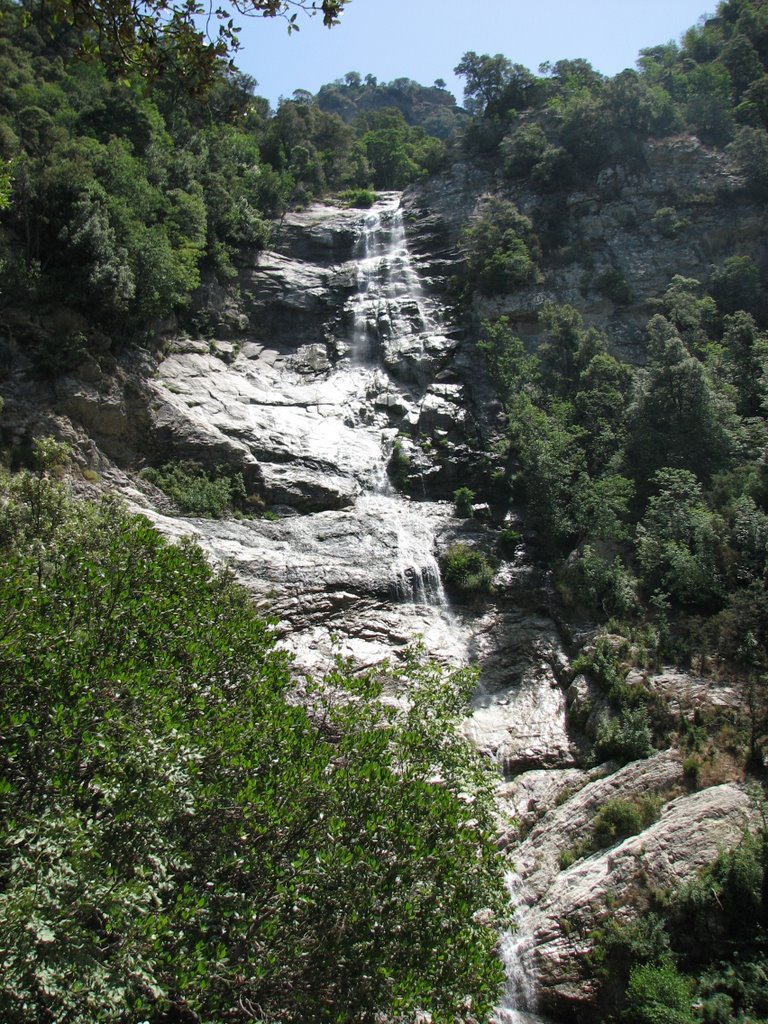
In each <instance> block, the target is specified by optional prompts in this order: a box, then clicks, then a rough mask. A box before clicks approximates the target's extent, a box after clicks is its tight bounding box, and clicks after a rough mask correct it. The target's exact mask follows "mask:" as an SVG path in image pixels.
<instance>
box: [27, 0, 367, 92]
mask: <svg viewBox="0 0 768 1024" xmlns="http://www.w3.org/2000/svg"><path fill="white" fill-rule="evenodd" d="M349 2H350V0H232V2H231V3H226V4H219V5H215V4H214V3H213V0H205V2H204V3H203V4H197V3H195V2H194V0H51V2H50V3H48V4H46V5H45V8H44V11H45V13H44V15H43V16H44V17H45V18H47V19H50V21H51V22H52V23H53V24H57V23H61V22H63V23H64V24H66V25H69V26H71V27H72V28H73V29H74V30H75V31H76V32H77V34H78V36H79V39H80V44H81V52H82V53H84V54H90V55H96V54H98V55H99V56H100V57H101V59H103V60H104V61H105V62H106V63H107V64H108V65H109V66H111V67H113V68H114V69H115V70H116V71H118V72H119V73H122V74H125V73H126V72H128V71H131V70H137V71H139V72H140V73H141V74H142V75H144V76H145V77H148V78H150V79H154V78H157V77H159V76H161V75H162V74H164V73H167V72H174V73H175V74H177V75H182V76H183V77H184V79H185V82H186V83H187V85H188V87H189V88H191V89H192V91H203V90H205V88H206V87H207V86H208V85H209V84H210V83H211V81H212V80H213V77H214V73H215V71H216V69H217V67H218V66H219V64H220V63H221V61H223V60H227V59H229V58H231V56H232V54H234V53H236V52H237V50H238V49H239V48H240V44H239V42H238V32H239V28H238V26H237V25H236V24H235V20H234V19H235V17H238V16H246V17H249V16H261V17H264V18H275V17H281V18H285V19H286V20H287V23H288V31H289V32H297V31H298V30H299V27H300V26H299V22H298V13H297V12H298V11H304V12H306V13H308V14H311V15H315V14H322V18H323V24H324V25H326V26H328V27H329V28H330V27H332V26H333V25H336V24H338V21H339V18H340V16H341V14H342V13H343V11H344V8H345V7H346V5H347V4H348V3H349ZM200 15H203V16H204V17H205V19H206V21H205V24H206V28H205V29H204V30H201V28H200ZM209 24H217V25H218V31H217V32H216V35H215V37H212V36H211V35H210V33H209V30H208V27H207V26H208V25H209Z"/></svg>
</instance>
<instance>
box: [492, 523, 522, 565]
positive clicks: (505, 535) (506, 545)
mask: <svg viewBox="0 0 768 1024" xmlns="http://www.w3.org/2000/svg"><path fill="white" fill-rule="evenodd" d="M522 539H523V538H522V535H521V534H520V531H519V530H515V529H514V527H512V526H505V527H504V529H503V530H500V531H499V536H498V541H497V543H498V545H499V551H500V553H501V555H502V557H503V558H514V556H515V552H516V551H517V547H518V545H519V544H520V542H521V541H522Z"/></svg>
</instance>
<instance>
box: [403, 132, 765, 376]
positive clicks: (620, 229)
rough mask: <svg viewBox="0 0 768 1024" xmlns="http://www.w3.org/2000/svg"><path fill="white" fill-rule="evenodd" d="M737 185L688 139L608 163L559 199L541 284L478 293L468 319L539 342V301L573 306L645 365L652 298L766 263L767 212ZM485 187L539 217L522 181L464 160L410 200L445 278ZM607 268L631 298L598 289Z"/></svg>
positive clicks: (721, 157) (730, 169) (418, 232)
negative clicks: (507, 324)
mask: <svg viewBox="0 0 768 1024" xmlns="http://www.w3.org/2000/svg"><path fill="white" fill-rule="evenodd" d="M743 184H744V183H743V180H742V178H741V176H740V175H739V173H738V172H737V171H736V169H735V168H734V166H733V165H732V163H731V162H730V161H729V159H728V157H727V156H726V155H725V154H723V153H722V152H719V151H717V150H712V149H709V148H708V147H706V146H705V145H704V144H703V143H701V142H700V141H699V140H698V139H697V138H695V137H693V136H675V137H671V138H665V139H658V140H654V141H651V142H649V143H648V145H647V147H646V151H645V156H644V161H643V163H642V164H640V165H634V166H623V165H616V166H613V167H609V168H606V169H605V170H603V171H602V172H601V173H600V175H599V176H598V178H597V179H596V181H595V183H594V185H593V187H592V188H590V189H589V190H584V191H579V192H572V193H569V194H568V195H567V196H565V197H563V201H562V207H561V209H560V211H559V217H558V230H559V232H560V236H561V237H560V241H559V244H558V258H557V260H556V261H555V260H553V261H551V262H549V263H548V262H546V261H545V262H544V264H543V266H542V274H541V277H540V279H539V280H537V281H536V282H535V283H532V284H531V285H529V286H523V287H521V288H519V289H517V290H516V291H514V292H512V293H510V294H505V295H502V296H498V297H485V296H482V295H480V294H476V295H475V296H474V300H473V308H474V314H475V316H476V318H477V320H478V321H480V320H484V319H494V318H496V317H498V316H502V315H504V316H508V317H509V318H510V319H511V321H512V322H513V324H514V325H515V328H516V330H517V331H518V333H519V334H520V336H521V337H523V338H525V339H528V340H529V342H530V344H531V345H536V344H537V343H538V342H539V340H540V339H541V337H542V327H541V325H540V322H539V312H540V309H541V306H542V305H543V303H544V302H545V301H546V300H551V301H552V302H555V303H569V304H571V305H573V306H575V307H576V308H577V309H578V310H579V311H580V312H581V313H582V315H583V316H584V319H585V321H586V323H587V325H589V326H595V327H598V328H599V329H601V330H603V331H605V333H606V334H607V336H608V339H609V342H610V344H611V345H612V347H613V349H614V350H615V351H616V352H618V353H620V354H621V355H622V356H623V357H624V358H627V359H629V360H630V361H634V362H642V361H643V360H644V327H645V324H646V323H647V321H648V319H649V318H650V316H651V315H652V314H653V313H654V312H656V311H657V310H655V309H654V308H653V306H652V303H651V300H653V299H654V298H657V297H658V296H660V295H662V294H663V293H664V291H665V290H666V288H667V286H668V284H669V282H670V280H671V278H672V277H673V276H674V275H675V274H680V275H682V276H684V277H693V278H696V279H698V280H700V281H702V282H706V281H707V280H708V279H709V277H710V274H711V271H712V268H713V266H717V265H718V264H719V263H721V262H722V261H723V260H724V259H725V258H726V257H730V256H734V255H750V256H752V258H753V259H754V260H755V262H756V263H758V264H759V265H760V264H762V262H763V259H764V257H765V237H766V232H765V228H766V213H765V209H764V206H763V205H762V204H760V203H757V202H755V201H754V200H753V199H751V198H750V197H749V196H748V195H747V194H746V193H745V191H744V189H743ZM490 192H499V193H500V194H502V195H504V196H506V197H507V198H509V199H510V200H512V201H513V202H514V203H516V205H517V206H518V208H519V209H520V210H521V212H523V213H524V214H526V215H527V216H529V217H531V218H532V219H533V220H534V222H535V221H536V212H537V210H539V209H540V208H541V207H542V204H543V199H542V196H541V195H540V194H537V193H536V192H534V191H532V190H531V189H530V188H529V187H528V185H527V184H526V183H525V182H520V181H506V180H493V179H491V178H490V176H489V175H487V174H484V173H482V172H480V171H478V170H476V169H474V168H473V167H470V166H467V165H456V166H454V167H452V168H451V170H450V172H449V173H448V174H447V175H446V176H445V177H444V178H442V179H432V180H431V181H429V182H427V183H425V184H424V185H423V186H418V187H417V188H416V189H414V190H413V192H412V193H411V195H410V196H409V199H408V211H409V214H410V216H409V219H408V222H407V223H408V226H409V230H411V231H412V232H413V237H414V241H415V240H416V239H418V238H425V239H430V240H431V242H432V244H433V245H434V246H435V248H436V250H437V251H438V252H439V254H440V255H439V259H438V262H437V264H436V266H437V267H439V268H440V270H441V271H443V272H444V270H445V266H444V263H445V261H446V260H447V261H449V262H450V261H453V262H454V264H455V262H456V260H457V259H459V258H460V254H459V252H458V249H457V246H458V241H459V235H460V232H461V229H462V227H464V226H465V225H466V224H467V223H468V222H470V221H471V219H472V217H473V216H474V215H476V213H477V212H478V210H479V208H480V204H481V201H482V199H483V197H484V196H485V195H487V194H488V193H490ZM724 206H725V207H727V211H728V213H727V216H726V217H724V216H723V207H724ZM416 244H418V243H416ZM607 272H610V274H611V275H613V277H614V279H617V275H618V279H622V280H625V281H626V282H628V284H629V291H628V293H627V292H626V290H625V291H624V294H622V295H621V296H620V297H617V296H616V295H614V296H613V297H612V295H611V293H610V289H608V290H607V291H606V289H605V287H604V285H603V283H602V282H603V281H604V280H605V278H604V275H605V274H606V273H607Z"/></svg>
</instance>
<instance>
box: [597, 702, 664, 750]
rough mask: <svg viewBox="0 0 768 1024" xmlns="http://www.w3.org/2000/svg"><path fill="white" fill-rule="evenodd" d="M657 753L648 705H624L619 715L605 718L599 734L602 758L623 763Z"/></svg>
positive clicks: (598, 731)
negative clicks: (655, 751)
mask: <svg viewBox="0 0 768 1024" xmlns="http://www.w3.org/2000/svg"><path fill="white" fill-rule="evenodd" d="M653 752H654V748H653V742H652V737H651V727H650V724H649V722H648V712H647V711H646V709H645V708H644V707H636V708H623V709H622V710H621V712H620V714H619V715H618V717H616V718H611V717H608V716H607V715H606V716H604V717H603V718H601V720H600V722H599V723H598V726H597V733H596V735H595V757H596V759H597V760H598V761H603V760H606V759H612V760H613V759H615V760H617V761H620V762H621V763H622V764H627V763H628V762H629V761H637V760H639V759H641V758H644V757H650V756H651V754H652V753H653Z"/></svg>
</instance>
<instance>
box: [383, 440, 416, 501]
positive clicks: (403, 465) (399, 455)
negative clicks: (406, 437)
mask: <svg viewBox="0 0 768 1024" xmlns="http://www.w3.org/2000/svg"><path fill="white" fill-rule="evenodd" d="M388 471H389V475H390V478H391V479H392V480H393V481H394V483H395V485H396V486H397V487H399V488H400V489H401V490H405V489H406V487H407V486H408V475H409V474H410V472H411V457H410V455H409V454H408V452H406V451H405V449H404V448H403V442H402V439H401V438H399V437H398V438H397V439H396V440H395V443H394V445H393V447H392V454H391V455H390V457H389V467H388Z"/></svg>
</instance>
